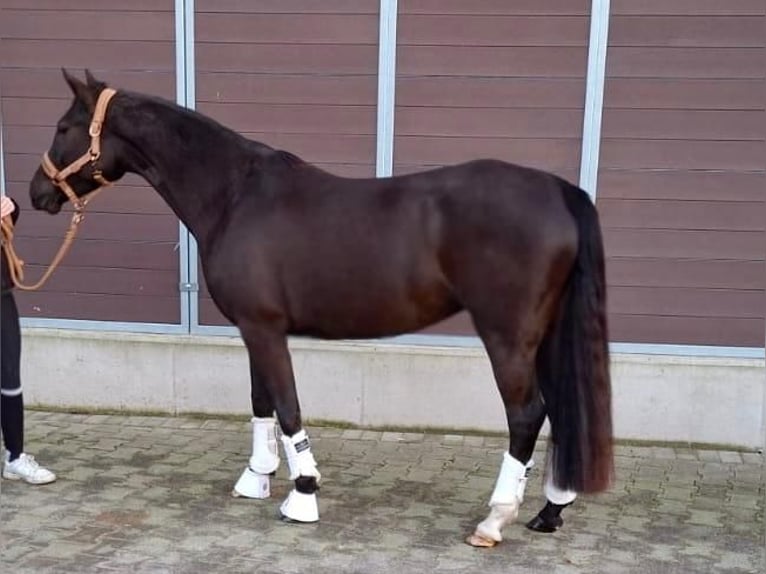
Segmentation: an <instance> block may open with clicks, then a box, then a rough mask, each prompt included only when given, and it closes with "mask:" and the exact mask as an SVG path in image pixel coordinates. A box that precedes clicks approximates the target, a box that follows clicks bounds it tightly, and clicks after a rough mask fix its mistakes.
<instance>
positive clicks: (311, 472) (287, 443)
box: [282, 430, 322, 482]
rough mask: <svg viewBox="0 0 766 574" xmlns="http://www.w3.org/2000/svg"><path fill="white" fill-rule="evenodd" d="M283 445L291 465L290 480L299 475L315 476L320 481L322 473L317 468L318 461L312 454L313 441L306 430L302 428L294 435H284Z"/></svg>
mask: <svg viewBox="0 0 766 574" xmlns="http://www.w3.org/2000/svg"><path fill="white" fill-rule="evenodd" d="M282 446H284V448H285V456H286V457H287V465H288V466H289V467H290V480H295V479H296V478H298V477H299V476H313V477H315V478H316V479H317V482H319V479H321V478H322V475H321V474H319V471H318V470H317V462H316V460H314V455H313V454H311V443H310V442H309V437H308V435H307V434H306V431H305V430H300V431H298V432H297V433H295V434H294V435H293V436H282Z"/></svg>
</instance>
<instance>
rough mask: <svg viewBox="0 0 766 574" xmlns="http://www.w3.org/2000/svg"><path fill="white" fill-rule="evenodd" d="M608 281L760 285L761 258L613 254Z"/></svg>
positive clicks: (624, 283)
mask: <svg viewBox="0 0 766 574" xmlns="http://www.w3.org/2000/svg"><path fill="white" fill-rule="evenodd" d="M606 271H607V280H608V282H609V285H612V286H614V285H617V286H633V285H642V286H644V287H696V288H707V289H749V290H758V289H763V273H764V265H763V262H761V261H727V260H715V259H713V260H709V259H679V260H675V261H670V260H668V259H664V258H649V257H612V258H611V259H610V260H609V266H608V267H607V270H606Z"/></svg>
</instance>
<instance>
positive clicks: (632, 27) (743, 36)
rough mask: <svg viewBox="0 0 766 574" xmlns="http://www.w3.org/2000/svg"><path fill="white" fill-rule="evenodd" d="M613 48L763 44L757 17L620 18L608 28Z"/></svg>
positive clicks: (760, 22)
mask: <svg viewBox="0 0 766 574" xmlns="http://www.w3.org/2000/svg"><path fill="white" fill-rule="evenodd" d="M609 34H610V36H612V38H613V40H612V45H613V46H648V45H654V46H673V47H702V48H710V47H719V48H728V47H755V48H760V47H761V46H762V45H763V22H762V21H761V17H760V16H696V15H695V16H694V17H692V18H689V17H680V18H678V17H670V16H667V15H665V16H646V15H640V16H620V15H615V16H614V17H613V18H612V22H611V23H610V25H609Z"/></svg>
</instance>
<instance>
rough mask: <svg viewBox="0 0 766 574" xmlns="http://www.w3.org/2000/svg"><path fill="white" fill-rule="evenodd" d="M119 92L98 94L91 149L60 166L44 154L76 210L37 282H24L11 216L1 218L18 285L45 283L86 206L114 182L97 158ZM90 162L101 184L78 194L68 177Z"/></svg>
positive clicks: (71, 239) (27, 288) (53, 176)
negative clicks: (57, 166)
mask: <svg viewBox="0 0 766 574" xmlns="http://www.w3.org/2000/svg"><path fill="white" fill-rule="evenodd" d="M116 93H117V92H116V91H115V90H113V89H111V88H104V90H102V92H101V94H100V95H99V96H98V101H97V102H96V109H95V110H94V111H93V119H91V121H90V128H89V129H88V134H89V135H90V147H88V151H86V152H85V153H84V154H82V155H81V156H80V157H79V158H77V159H76V160H74V161H73V162H72V163H70V164H69V165H68V166H66V167H65V168H64V169H61V170H59V169H57V168H56V166H55V165H53V162H52V161H51V158H50V156H49V155H48V152H45V154H43V160H42V163H41V167H42V170H43V172H44V173H45V175H47V176H48V179H50V180H51V183H52V184H53V185H54V186H55V187H57V188H59V189H60V190H61V191H62V192H63V193H64V195H66V196H67V198H68V199H69V201H70V202H71V203H72V206H73V207H74V210H75V211H74V213H73V214H72V221H71V222H70V223H69V229H67V231H66V234H65V235H64V239H63V241H62V243H61V247H59V250H58V251H57V252H56V255H55V256H54V257H53V261H52V262H51V264H50V265H49V266H48V269H46V271H45V273H43V276H42V277H41V278H40V280H39V281H37V283H34V284H33V285H25V284H24V283H22V282H23V280H24V261H23V260H22V259H21V258H20V257H19V256H18V255H17V254H16V250H15V248H14V246H13V231H14V230H13V221H12V220H11V218H10V217H5V218H4V219H3V220H2V225H1V227H2V247H3V252H4V253H5V257H6V259H7V261H8V269H9V271H10V275H11V280H12V281H13V283H14V285H16V287H18V288H19V289H22V290H25V291H34V290H36V289H39V288H40V287H42V286H43V284H44V283H45V282H46V281H47V280H48V278H49V277H50V276H51V274H52V273H53V270H54V269H56V267H58V264H59V263H61V261H62V259H64V255H66V253H67V251H69V248H70V247H71V245H72V243H73V242H74V238H75V236H76V235H77V228H78V226H79V225H80V222H81V221H82V220H83V218H84V217H85V206H86V205H87V204H88V202H89V201H90V200H91V199H92V198H93V197H94V196H95V195H96V194H97V193H98V192H99V191H101V190H102V189H104V188H105V187H106V186H108V185H110V184H111V183H112V182H110V181H108V180H107V179H106V178H105V177H104V176H103V174H102V173H101V170H100V169H99V167H98V163H97V162H98V160H99V158H100V157H101V130H102V128H103V127H104V119H105V118H106V110H107V107H108V106H109V101H110V100H111V99H112V97H114V95H115V94H116ZM88 164H90V166H91V169H92V177H93V179H94V180H95V181H96V182H97V183H98V184H99V186H98V187H97V188H96V189H94V190H93V191H90V192H88V193H87V194H85V195H83V196H82V197H77V194H76V193H75V192H74V190H73V189H72V186H71V185H69V184H68V183H67V181H66V180H67V178H68V177H69V176H70V175H72V174H75V173H79V171H80V170H81V169H82V168H83V167H85V166H86V165H88Z"/></svg>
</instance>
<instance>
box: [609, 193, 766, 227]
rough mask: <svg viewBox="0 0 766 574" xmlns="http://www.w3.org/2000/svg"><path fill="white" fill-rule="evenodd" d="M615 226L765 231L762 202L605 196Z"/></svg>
mask: <svg viewBox="0 0 766 574" xmlns="http://www.w3.org/2000/svg"><path fill="white" fill-rule="evenodd" d="M598 205H599V211H600V213H601V217H602V218H604V219H605V220H606V221H607V222H608V223H609V226H610V227H612V228H636V229H645V230H651V229H689V230H692V229H697V230H722V231H763V230H764V229H766V221H764V219H763V214H762V213H761V206H762V202H756V201H752V202H745V201H738V202H723V201H672V200H656V201H654V200H632V199H601V200H599V203H598Z"/></svg>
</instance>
